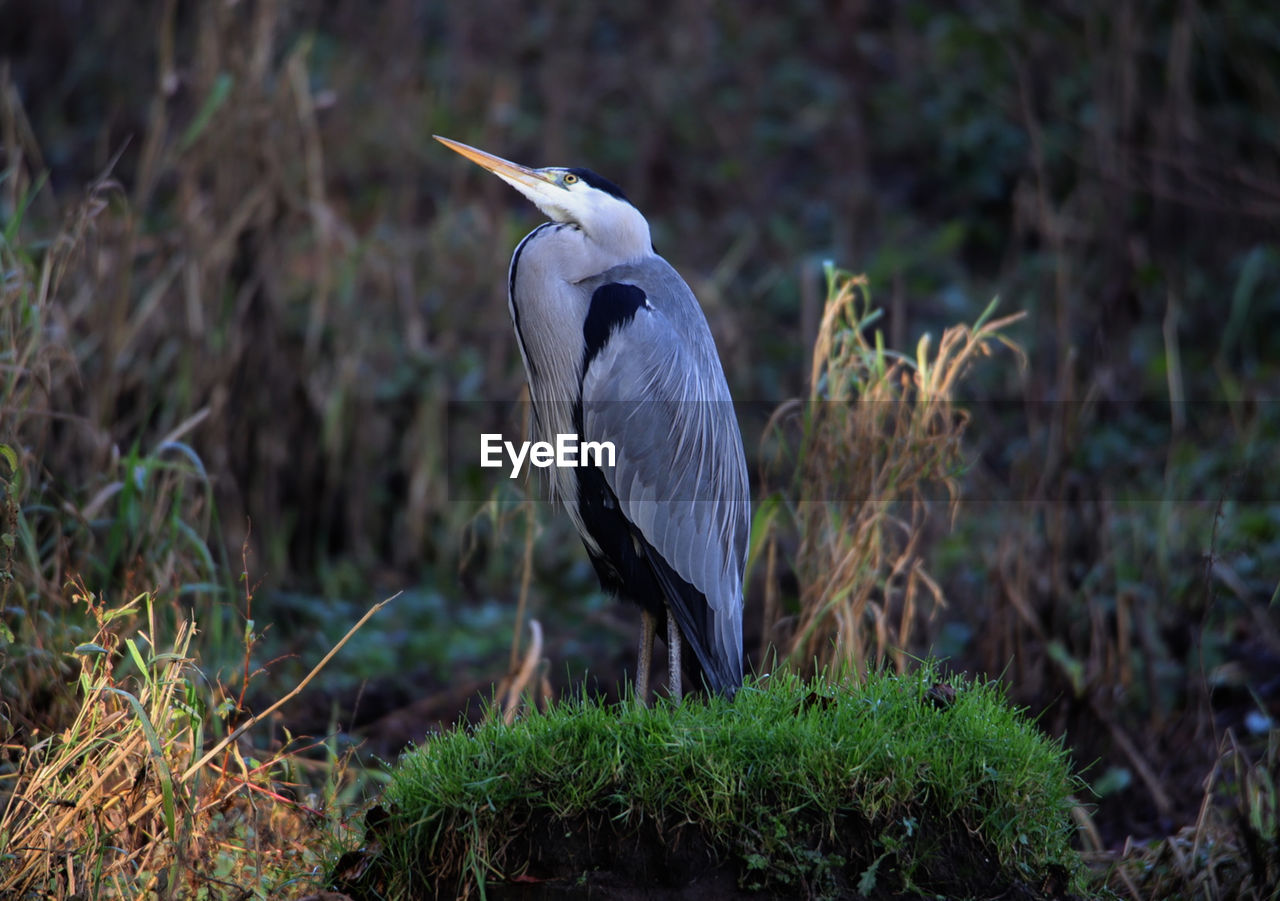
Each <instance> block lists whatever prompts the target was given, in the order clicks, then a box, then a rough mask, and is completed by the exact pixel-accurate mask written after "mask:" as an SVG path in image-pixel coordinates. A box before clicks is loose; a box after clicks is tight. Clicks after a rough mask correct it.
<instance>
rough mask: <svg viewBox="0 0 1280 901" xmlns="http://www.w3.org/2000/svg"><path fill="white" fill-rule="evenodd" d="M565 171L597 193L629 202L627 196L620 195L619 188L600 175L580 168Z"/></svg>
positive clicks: (620, 190)
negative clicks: (603, 193) (610, 195)
mask: <svg viewBox="0 0 1280 901" xmlns="http://www.w3.org/2000/svg"><path fill="white" fill-rule="evenodd" d="M566 171H568V172H572V173H573V174H574V175H576V176H578V178H580V179H582V180H583V181H585V182H586V183H587V184H589V185H591V187H593V188H595V189H596V190H597V191H604V192H605V193H606V194H612V195H613V196H614V197H616V198H618V199H619V200H626V201H627V203H630V202H631V201H630V200H627V195H626V194H623V193H622V189H621V188H619V187H618V186H617V185H615V184H614V183H613V182H611V181H609V179H607V178H605V177H604V176H603V175H600V174H599V173H597V172H592V171H591V170H590V169H582V168H574V169H568V170H566Z"/></svg>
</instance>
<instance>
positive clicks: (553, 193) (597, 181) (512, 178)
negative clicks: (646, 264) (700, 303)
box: [434, 135, 653, 262]
mask: <svg viewBox="0 0 1280 901" xmlns="http://www.w3.org/2000/svg"><path fill="white" fill-rule="evenodd" d="M434 137H435V139H436V140H437V141H439V142H440V143H441V144H444V145H445V146H446V147H448V148H449V149H450V150H453V151H454V152H456V153H460V154H462V155H463V156H465V157H466V158H467V159H469V160H471V162H473V163H475V164H476V165H477V166H480V167H481V168H484V169H487V170H489V171H490V172H492V173H493V174H494V175H496V176H498V178H500V179H502V180H503V181H505V182H506V183H507V184H509V185H511V187H513V188H515V189H516V190H517V191H519V192H520V193H521V194H523V195H524V196H525V197H527V198H529V200H531V201H533V203H534V204H535V205H536V206H537V207H538V209H540V210H542V212H543V213H544V214H546V216H547V218H549V219H551V220H552V221H553V222H564V223H567V224H569V225H574V226H576V227H577V228H579V229H581V230H582V232H583V233H584V234H585V235H586V236H587V238H588V239H590V240H592V241H595V242H596V243H598V244H600V245H602V246H605V247H607V248H608V249H609V250H610V251H611V252H612V253H614V254H615V255H617V256H618V258H619V260H618V261H619V262H622V261H624V260H627V259H634V258H637V257H641V256H644V255H646V254H648V253H652V252H653V244H652V240H651V239H650V236H649V223H648V222H646V221H645V218H644V216H642V215H641V214H640V211H639V210H637V209H636V208H635V207H634V206H633V205H632V204H631V201H629V200H627V197H626V195H625V194H623V193H622V189H621V188H619V187H618V186H617V185H615V184H614V183H613V182H611V181H609V180H608V179H606V178H603V177H601V176H599V175H597V174H596V173H594V172H592V171H591V170H590V169H578V168H571V169H565V168H559V167H554V166H553V167H548V168H546V169H530V168H529V167H528V166H521V165H520V164H519V163H513V162H511V161H509V160H504V159H503V158H502V157H499V156H494V155H493V154H491V153H485V152H484V151H483V150H477V149H476V148H475V147H471V146H468V145H467V144H463V143H461V142H459V141H451V140H450V139H448V138H442V137H440V136H439V135H435V136H434Z"/></svg>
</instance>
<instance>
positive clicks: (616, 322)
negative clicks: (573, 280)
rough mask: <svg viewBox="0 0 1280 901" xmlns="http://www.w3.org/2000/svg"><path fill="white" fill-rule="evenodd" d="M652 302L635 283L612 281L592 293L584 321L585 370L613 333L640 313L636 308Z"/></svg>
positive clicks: (583, 360) (583, 359) (583, 362)
mask: <svg viewBox="0 0 1280 901" xmlns="http://www.w3.org/2000/svg"><path fill="white" fill-rule="evenodd" d="M647 302H648V300H647V298H646V297H645V294H644V292H643V291H641V290H640V289H639V288H637V287H636V286H635V285H624V284H622V283H620V282H609V283H608V284H607V285H601V286H600V287H599V288H596V290H595V291H594V292H593V293H592V295H591V307H590V309H588V310H587V319H586V321H585V322H583V323H582V343H583V351H582V371H583V373H584V374H585V373H586V371H587V367H588V366H590V365H591V361H592V360H593V359H595V356H596V354H598V353H600V351H601V350H602V349H603V348H604V346H605V344H607V343H608V342H609V336H610V335H612V334H613V333H614V332H615V331H617V330H618V329H620V328H622V326H624V325H626V324H627V323H628V322H630V321H631V320H632V319H634V318H635V316H636V310H638V309H640V308H641V307H642V306H644V305H645V304H646V303H647Z"/></svg>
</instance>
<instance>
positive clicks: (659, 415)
mask: <svg viewBox="0 0 1280 901" xmlns="http://www.w3.org/2000/svg"><path fill="white" fill-rule="evenodd" d="M653 260H654V261H655V262H656V263H657V264H661V265H660V266H657V265H655V266H652V267H650V268H649V269H648V270H642V269H641V267H639V266H635V267H619V269H616V270H611V271H610V272H607V273H604V274H603V275H602V276H600V277H598V279H597V280H592V281H600V282H601V283H605V282H604V280H612V281H615V282H616V281H622V282H625V283H627V284H632V285H635V286H636V287H638V288H640V289H641V290H642V291H643V292H644V293H645V296H646V298H647V301H648V302H647V303H646V304H645V305H644V306H643V307H641V308H639V309H637V310H636V312H635V314H634V317H633V318H631V319H630V321H628V322H627V323H625V325H623V326H621V327H620V328H618V329H617V330H616V331H615V332H614V333H612V334H610V335H609V337H608V340H607V341H606V342H605V344H604V345H603V347H601V348H599V349H598V350H597V352H596V353H595V354H594V355H593V357H592V358H591V360H590V361H589V364H588V366H587V369H586V371H585V372H584V373H583V381H582V414H583V415H582V423H583V431H584V435H583V437H584V439H586V440H590V441H612V442H613V443H614V447H615V448H616V449H617V465H616V467H614V468H612V469H608V468H606V469H605V470H604V477H605V480H606V482H607V483H608V485H609V487H610V488H611V489H612V490H613V492H614V493H615V494H616V495H617V498H618V503H619V508H620V509H621V511H622V513H623V515H625V516H626V517H627V519H628V520H629V521H630V522H631V523H633V524H634V525H635V526H636V528H638V529H639V531H640V533H641V534H642V535H643V536H644V538H645V540H646V541H648V542H649V544H651V545H652V547H653V549H654V551H656V553H657V554H658V555H660V557H661V558H662V560H663V561H665V563H666V564H667V565H669V566H670V567H671V569H672V570H674V572H675V573H676V574H678V575H679V576H680V578H681V579H683V580H684V581H686V582H688V583H689V584H690V585H692V586H693V587H694V588H695V589H696V590H697V591H698V592H700V593H701V595H702V596H703V598H705V603H704V604H703V605H702V608H703V609H696V608H697V607H698V603H697V601H695V602H693V603H690V602H689V601H688V600H687V599H684V598H682V597H681V596H680V592H679V591H677V590H676V587H675V586H673V585H671V584H670V580H664V579H663V577H662V576H659V578H660V581H664V582H665V584H664V590H665V593H666V594H667V600H668V606H669V607H670V608H671V609H672V612H673V614H674V615H675V616H676V619H677V621H678V622H679V623H680V625H681V628H682V630H683V631H684V632H685V636H686V639H688V640H689V641H690V643H691V644H693V645H694V650H695V653H696V654H697V655H698V658H699V662H700V663H702V665H703V669H704V670H705V671H707V672H708V673H709V674H711V675H713V677H718V679H719V680H723V681H726V682H731V683H732V685H733V687H736V686H737V684H738V683H740V682H741V679H742V574H743V567H744V565H745V562H746V551H747V538H748V531H749V529H750V499H749V495H748V484H747V470H746V458H745V456H744V454H743V449H742V437H741V433H740V432H739V429H738V424H737V418H736V416H735V414H734V411H733V404H732V401H731V399H730V397H729V391H728V386H727V384H726V383H725V380H724V374H723V371H722V370H721V368H720V361H719V358H718V356H717V355H716V352H715V345H714V343H713V341H712V338H711V333H710V330H709V329H708V328H707V325H706V320H705V318H703V316H702V311H701V308H700V307H699V306H698V303H697V300H696V299H695V298H694V297H693V294H692V292H691V291H690V290H689V288H688V286H687V285H685V283H684V282H683V280H681V279H680V277H679V276H678V275H677V274H676V273H675V271H674V270H673V269H671V267H670V266H668V265H667V264H666V263H665V261H662V260H661V259H660V258H657V257H655V258H653ZM587 286H588V287H590V283H587ZM699 643H701V644H702V645H703V646H702V647H701V648H700V647H698V645H699ZM703 658H706V659H703Z"/></svg>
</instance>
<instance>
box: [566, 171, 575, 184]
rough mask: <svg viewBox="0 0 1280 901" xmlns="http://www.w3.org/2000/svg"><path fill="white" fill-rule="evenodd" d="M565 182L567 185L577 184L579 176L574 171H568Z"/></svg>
mask: <svg viewBox="0 0 1280 901" xmlns="http://www.w3.org/2000/svg"><path fill="white" fill-rule="evenodd" d="M564 183H565V184H566V185H576V184H577V183H578V176H576V175H574V174H573V173H572V172H566V173H565V174H564Z"/></svg>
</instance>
